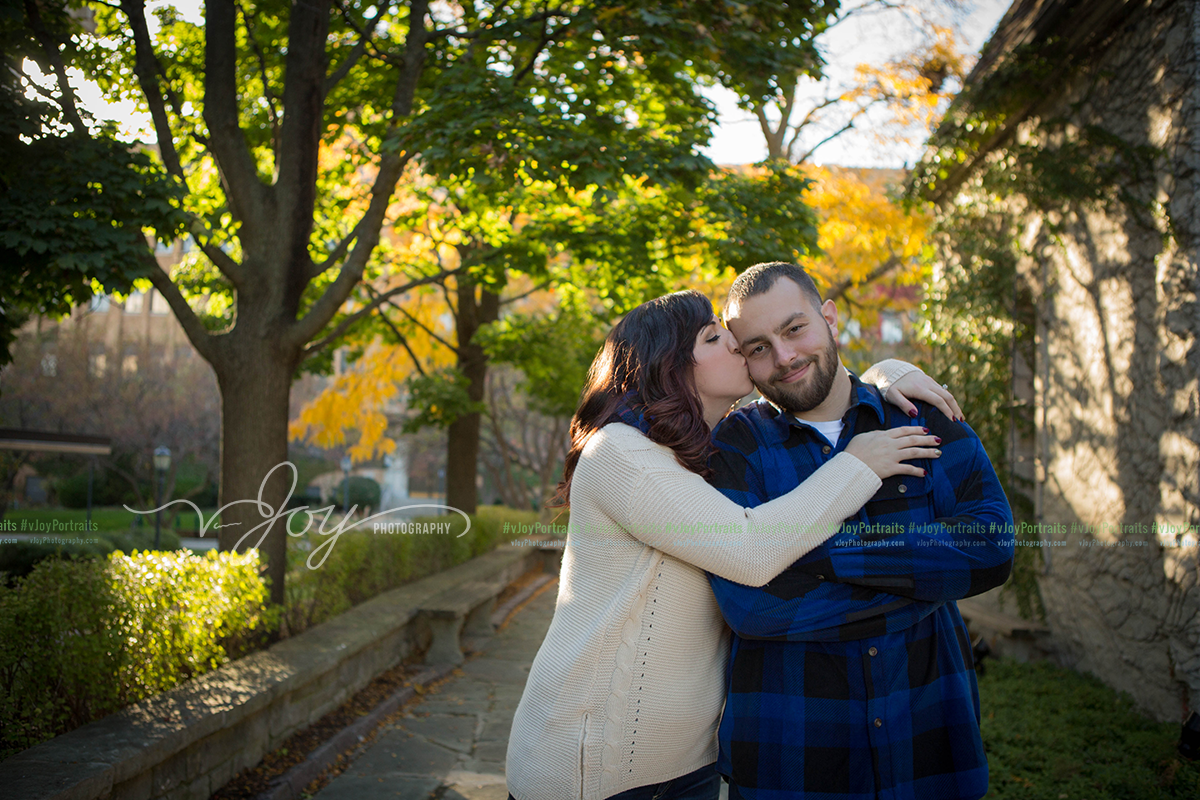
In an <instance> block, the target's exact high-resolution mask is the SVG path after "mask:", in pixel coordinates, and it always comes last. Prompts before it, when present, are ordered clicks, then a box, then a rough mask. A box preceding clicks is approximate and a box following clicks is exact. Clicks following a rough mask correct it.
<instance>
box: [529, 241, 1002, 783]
mask: <svg viewBox="0 0 1200 800" xmlns="http://www.w3.org/2000/svg"><path fill="white" fill-rule="evenodd" d="M724 323H725V324H724V325H722V323H721V321H719V320H718V319H717V318H716V317H715V316H714V315H713V310H712V304H711V303H710V301H709V300H708V299H707V298H705V297H704V296H703V295H701V294H699V293H696V292H690V291H688V292H678V293H676V294H672V295H667V296H665V297H660V298H658V299H656V300H653V301H651V302H649V303H645V304H643V305H641V306H639V307H638V308H636V309H634V310H633V311H631V312H630V313H629V314H627V315H626V316H625V317H624V319H622V320H621V322H620V323H618V324H617V325H616V327H614V328H613V330H612V332H611V333H610V334H609V336H608V338H607V340H606V341H605V343H604V347H603V349H602V350H601V352H600V354H599V355H598V356H597V357H596V360H595V361H594V362H593V364H592V368H591V371H590V373H589V375H588V382H587V386H586V387H585V389H584V392H583V395H582V398H581V400H580V404H579V408H578V410H577V411H576V413H575V417H574V420H573V421H572V425H571V447H570V450H569V452H568V455H567V459H566V467H565V470H564V477H563V482H562V484H561V485H560V487H559V490H560V495H559V498H560V501H565V502H568V503H569V505H570V509H571V518H570V525H569V528H568V534H567V542H566V544H567V546H566V548H565V551H564V558H563V564H562V571H561V576H560V584H559V591H558V600H557V605H556V608H555V614H554V619H553V621H552V623H551V625H550V629H549V631H548V633H547V635H546V639H545V641H544V642H543V643H542V646H541V649H540V650H539V651H538V654H537V657H536V658H535V659H534V662H533V666H532V668H531V671H530V675H529V680H528V682H527V684H526V687H525V692H524V695H523V696H522V698H521V702H520V705H519V706H518V708H517V712H516V716H515V718H514V722H513V728H512V733H511V736H510V738H509V748H508V757H507V766H506V770H507V776H508V790H509V792H510V794H511V796H512V797H514V798H516V800H560V799H561V800H567V799H569V798H576V799H579V800H614V799H618V800H715V798H716V797H717V795H718V792H719V789H720V780H721V776H722V775H723V776H724V777H725V778H726V780H728V781H729V784H730V787H729V796H730V798H731V799H732V800H736V799H737V798H745V800H783V798H805V797H808V798H818V797H819V798H854V799H855V800H858V799H859V798H861V799H862V800H868V799H870V800H874V799H875V798H887V799H888V800H908V799H911V800H925V798H935V799H938V800H941V799H942V798H946V799H947V800H951V799H957V798H962V799H963V800H967V799H968V798H970V799H972V800H973V799H974V798H979V797H982V796H983V794H984V793H986V791H987V761H986V759H985V757H984V753H983V745H982V742H981V740H980V736H979V695H978V690H977V687H976V683H975V673H974V670H973V668H972V656H971V647H970V641H969V639H968V636H967V631H966V627H965V626H964V624H963V621H962V617H961V616H960V615H959V613H958V609H957V607H956V606H955V604H954V600H956V599H960V598H963V597H969V596H971V595H974V594H978V593H980V592H983V591H986V590H987V589H990V588H992V587H994V586H998V585H1000V584H1001V583H1003V582H1004V580H1005V578H1006V577H1007V576H1008V573H1009V570H1010V568H1011V563H1012V553H1013V550H1012V536H1013V532H1012V524H1011V523H1012V516H1011V511H1010V509H1009V506H1008V502H1007V500H1006V498H1005V496H1004V493H1003V491H1002V489H1001V488H1000V484H999V482H998V480H997V478H996V475H995V472H994V470H993V469H992V466H991V463H990V462H989V461H988V458H987V455H986V453H984V450H983V447H982V445H981V443H980V441H979V439H978V437H977V436H976V435H975V433H974V432H973V431H971V429H970V428H969V427H967V425H966V424H965V422H963V421H962V414H961V411H960V410H959V408H958V405H957V403H955V401H954V399H953V397H952V396H950V394H949V393H948V392H946V391H945V390H944V389H943V388H942V387H939V386H937V385H936V384H935V383H934V382H933V381H932V380H930V379H929V378H928V377H927V376H925V375H924V373H922V372H920V371H919V370H917V368H916V367H913V366H912V365H910V364H905V363H903V362H895V361H888V362H882V363H880V364H877V365H876V366H875V367H873V368H872V369H871V370H869V371H868V372H867V373H865V374H864V376H863V378H862V379H859V378H858V377H856V376H854V375H853V374H851V373H849V372H848V371H847V370H846V369H845V368H844V367H843V366H842V364H841V361H840V357H839V355H838V347H837V334H838V331H837V309H836V306H835V304H834V303H833V302H832V301H825V302H822V299H821V296H820V294H819V293H818V291H817V289H816V287H815V286H814V285H813V282H812V280H811V278H809V276H808V275H807V274H806V273H805V272H804V271H803V270H802V269H801V268H800V267H798V266H796V265H794V264H786V263H771V264H760V265H757V266H755V267H751V268H750V269H749V270H747V271H746V272H745V273H743V274H742V275H741V276H740V277H739V278H738V279H737V281H736V282H735V283H734V285H733V288H732V289H731V290H730V295H729V299H728V301H727V303H726V306H725V309H724ZM726 326H727V327H726ZM751 381H753V386H752V385H751ZM753 387H757V388H758V390H759V392H760V393H761V394H762V395H763V398H764V399H763V400H760V401H758V402H756V403H751V404H749V405H747V406H745V407H743V408H740V409H738V410H737V411H734V412H733V413H730V409H731V407H732V406H733V405H734V404H735V403H736V402H737V401H738V400H739V399H741V398H742V397H744V396H745V395H747V394H748V393H749V392H750V391H751V389H752V388H753ZM910 400H912V401H917V402H916V404H915V405H914V403H913V402H910Z"/></svg>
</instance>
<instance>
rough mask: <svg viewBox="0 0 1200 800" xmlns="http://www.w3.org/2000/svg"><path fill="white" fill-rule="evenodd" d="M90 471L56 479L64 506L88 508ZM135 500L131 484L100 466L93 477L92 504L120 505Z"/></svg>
mask: <svg viewBox="0 0 1200 800" xmlns="http://www.w3.org/2000/svg"><path fill="white" fill-rule="evenodd" d="M87 486H88V473H87V470H86V469H84V470H83V472H80V473H77V474H75V475H72V476H71V477H69V478H59V479H58V480H57V481H55V487H56V489H57V490H58V502H59V503H60V504H61V505H62V506H63V507H64V508H87ZM133 502H134V494H133V489H131V488H130V487H129V484H128V483H126V482H125V481H123V480H121V479H120V478H117V477H115V476H113V475H112V474H111V473H109V472H108V471H107V470H105V469H103V468H99V469H97V470H96V472H95V475H94V476H93V479H92V506H93V507H96V506H119V505H121V504H122V503H130V504H132V503H133Z"/></svg>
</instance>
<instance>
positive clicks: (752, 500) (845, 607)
mask: <svg viewBox="0 0 1200 800" xmlns="http://www.w3.org/2000/svg"><path fill="white" fill-rule="evenodd" d="M716 445H717V453H716V454H715V455H714V456H713V458H712V460H711V461H710V462H709V466H710V467H712V468H713V470H714V475H713V476H712V477H711V478H710V479H709V481H710V483H712V484H713V485H714V486H715V487H716V488H717V489H719V490H720V491H721V493H722V494H724V495H725V496H726V497H728V498H729V499H730V500H733V501H734V502H735V503H738V504H739V505H743V506H746V507H748V508H753V507H756V506H759V505H761V504H762V503H764V502H766V501H767V500H768V499H770V498H768V497H767V489H766V486H765V483H764V481H763V475H764V473H765V470H767V469H768V468H769V467H768V465H766V464H764V463H763V454H764V453H765V452H767V450H768V446H767V445H764V444H763V443H761V442H759V441H758V439H757V438H756V436H755V435H754V431H753V427H752V425H751V424H750V423H748V422H747V421H746V420H745V419H744V418H740V417H733V418H730V419H728V420H726V422H725V423H723V424H722V426H721V427H720V428H719V429H718V432H717V439H716ZM709 582H710V583H711V584H712V588H713V593H714V595H715V596H716V598H717V603H718V604H719V605H720V607H721V613H722V614H723V615H724V616H725V620H726V621H727V622H728V623H729V626H730V628H732V629H733V631H734V632H735V633H737V634H738V635H739V636H743V637H747V638H755V639H786V640H836V639H837V638H838V637H839V636H840V632H841V631H843V630H844V629H845V627H846V626H847V625H855V626H859V627H861V628H864V629H868V630H879V629H886V626H887V615H888V614H889V612H895V611H897V610H898V609H902V608H904V609H906V614H908V615H916V616H918V617H919V616H923V615H924V614H926V613H929V612H930V611H932V610H934V609H935V608H936V605H934V604H926V603H915V602H914V601H913V600H912V599H910V598H907V597H897V596H896V595H893V594H889V593H887V592H881V591H876V590H873V589H869V588H866V587H862V586H853V585H850V584H847V583H831V582H827V581H825V580H824V579H822V578H818V577H816V576H815V575H813V574H811V573H803V572H797V571H795V569H794V568H789V569H788V570H785V571H784V572H783V573H782V574H780V575H779V576H778V577H776V578H775V579H773V580H772V581H770V582H769V583H768V584H767V585H766V586H764V587H762V588H755V587H750V586H745V585H742V584H739V583H734V582H733V581H730V580H727V579H725V578H721V577H719V576H716V575H712V574H710V575H709ZM910 624H911V623H910Z"/></svg>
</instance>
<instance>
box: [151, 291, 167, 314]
mask: <svg viewBox="0 0 1200 800" xmlns="http://www.w3.org/2000/svg"><path fill="white" fill-rule="evenodd" d="M170 311H171V307H170V306H169V305H167V298H165V297H163V296H162V293H161V292H159V291H158V290H157V289H154V290H153V291H152V292H151V294H150V313H151V314H167V313H170Z"/></svg>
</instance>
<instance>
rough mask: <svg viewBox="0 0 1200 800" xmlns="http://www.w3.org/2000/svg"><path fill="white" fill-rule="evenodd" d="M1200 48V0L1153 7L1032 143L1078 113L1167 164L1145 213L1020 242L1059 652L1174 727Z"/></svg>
mask: <svg viewBox="0 0 1200 800" xmlns="http://www.w3.org/2000/svg"><path fill="white" fill-rule="evenodd" d="M1198 43H1200V0H1156V1H1155V2H1153V3H1150V4H1149V5H1148V6H1147V7H1146V8H1145V9H1144V10H1143V11H1139V12H1138V13H1137V14H1136V15H1135V16H1134V17H1133V18H1132V19H1131V20H1130V21H1129V23H1128V24H1126V25H1124V26H1123V27H1122V28H1121V30H1120V31H1119V32H1117V33H1116V34H1115V36H1114V38H1113V39H1112V40H1111V41H1110V42H1109V43H1108V45H1107V46H1106V47H1105V48H1103V50H1102V51H1101V52H1100V53H1098V54H1096V56H1095V57H1094V58H1093V59H1092V60H1091V61H1090V62H1089V64H1088V66H1087V68H1086V69H1085V70H1083V71H1082V72H1080V73H1077V74H1076V75H1074V76H1073V77H1071V78H1070V79H1069V81H1068V82H1067V84H1066V85H1065V86H1063V87H1062V90H1063V91H1062V94H1061V95H1059V96H1057V97H1055V98H1053V99H1052V100H1051V102H1049V103H1047V104H1043V105H1042V106H1041V107H1040V108H1039V109H1038V112H1037V116H1036V117H1031V118H1030V119H1028V120H1026V121H1025V122H1024V123H1022V125H1021V128H1020V129H1019V130H1018V135H1017V138H1018V141H1024V142H1029V141H1032V140H1036V138H1037V137H1038V136H1040V135H1041V134H1039V133H1038V132H1037V131H1038V130H1039V127H1038V123H1039V122H1041V121H1044V120H1046V119H1049V118H1052V117H1065V118H1066V119H1067V120H1069V122H1070V123H1071V124H1072V125H1073V126H1074V127H1073V128H1072V127H1068V128H1067V134H1066V135H1070V133H1071V131H1072V130H1074V131H1085V130H1087V129H1088V126H1098V127H1099V128H1101V129H1103V130H1104V131H1105V132H1107V133H1110V134H1114V135H1116V136H1117V137H1120V139H1121V140H1123V141H1124V142H1126V143H1128V144H1130V145H1135V146H1141V145H1149V146H1151V147H1153V148H1157V150H1158V153H1159V155H1158V156H1157V157H1156V158H1155V159H1154V167H1153V169H1152V170H1151V171H1149V172H1147V173H1146V174H1145V175H1144V176H1143V177H1142V179H1140V180H1139V179H1138V178H1137V172H1136V170H1135V168H1134V167H1135V165H1134V164H1133V163H1130V164H1129V173H1128V177H1127V178H1126V179H1125V183H1124V184H1123V185H1122V187H1121V188H1122V189H1123V190H1125V191H1126V192H1127V199H1128V200H1131V201H1132V202H1114V203H1109V204H1106V205H1087V206H1084V205H1074V206H1068V207H1065V208H1064V209H1063V210H1062V211H1061V212H1054V213H1026V214H1024V217H1023V218H1024V229H1023V230H1019V231H1017V232H1016V234H1017V235H1018V236H1019V238H1020V241H1021V243H1022V245H1023V246H1024V247H1025V249H1026V251H1027V252H1028V253H1029V255H1028V256H1027V257H1026V258H1025V260H1024V262H1023V263H1022V264H1021V266H1020V271H1021V275H1022V278H1023V279H1024V280H1025V281H1027V282H1028V283H1029V284H1030V285H1031V286H1032V287H1033V288H1034V293H1033V296H1034V297H1036V298H1038V300H1037V303H1038V308H1037V311H1038V315H1037V316H1038V323H1037V357H1036V364H1035V366H1034V369H1033V376H1032V383H1033V386H1032V389H1033V396H1034V398H1035V402H1036V414H1035V419H1036V430H1037V435H1036V441H1034V442H1031V443H1030V446H1031V449H1032V451H1033V452H1032V455H1033V456H1034V458H1033V459H1032V461H1033V463H1034V464H1035V465H1036V476H1035V482H1036V497H1035V502H1036V507H1037V515H1038V521H1039V522H1041V523H1045V524H1047V525H1049V526H1053V527H1051V528H1050V530H1061V531H1062V534H1061V535H1052V536H1046V537H1042V538H1050V539H1057V540H1060V541H1061V540H1065V541H1066V545H1065V546H1053V547H1047V548H1045V550H1044V552H1045V555H1046V558H1047V566H1046V571H1045V574H1044V575H1042V576H1041V578H1040V589H1041V593H1042V597H1043V600H1044V602H1045V604H1046V610H1047V622H1048V624H1049V625H1050V627H1051V629H1052V631H1053V633H1054V646H1055V650H1056V652H1057V655H1058V658H1059V660H1060V661H1061V662H1062V663H1064V664H1065V665H1067V666H1070V667H1073V668H1075V669H1079V670H1081V671H1085V672H1091V673H1093V674H1095V675H1097V676H1098V677H1100V678H1101V679H1102V680H1104V681H1105V682H1106V683H1108V684H1110V685H1111V686H1113V687H1115V688H1117V689H1120V690H1123V691H1126V692H1129V693H1130V694H1131V695H1132V696H1133V697H1134V698H1135V699H1136V700H1137V702H1138V703H1139V704H1140V705H1141V706H1142V707H1143V708H1144V709H1146V710H1147V711H1148V712H1150V713H1151V714H1153V715H1154V716H1156V717H1157V718H1159V719H1162V720H1176V719H1179V718H1180V717H1181V715H1182V714H1184V713H1186V711H1188V710H1191V709H1197V708H1200V587H1197V577H1198V572H1197V570H1198V566H1200V564H1198V559H1197V552H1198V548H1197V535H1196V534H1197V531H1198V530H1200V529H1198V528H1196V527H1192V526H1198V525H1200V398H1198V384H1197V376H1198V375H1200V349H1198V346H1197V338H1198V335H1200V307H1198V306H1197V302H1196V300H1197V280H1198V260H1197V253H1198V250H1197V245H1198V241H1200V239H1198V235H1200V206H1197V203H1196V200H1197V198H1196V182H1197V180H1198V178H1197V176H1198V175H1200V172H1198V168H1200V157H1198V155H1200V150H1198V143H1197V138H1196V131H1197V130H1198V125H1197V123H1198V122H1200V73H1198V70H1197V52H1198ZM1041 130H1045V129H1044V128H1043V129H1041ZM1044 143H1045V144H1047V145H1048V146H1050V147H1053V146H1056V144H1057V143H1056V142H1054V141H1046V142H1044ZM1017 202H1018V204H1019V203H1020V198H1018V201H1017ZM1059 525H1061V526H1063V527H1062V528H1061V529H1060V528H1058V527H1057V526H1059Z"/></svg>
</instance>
